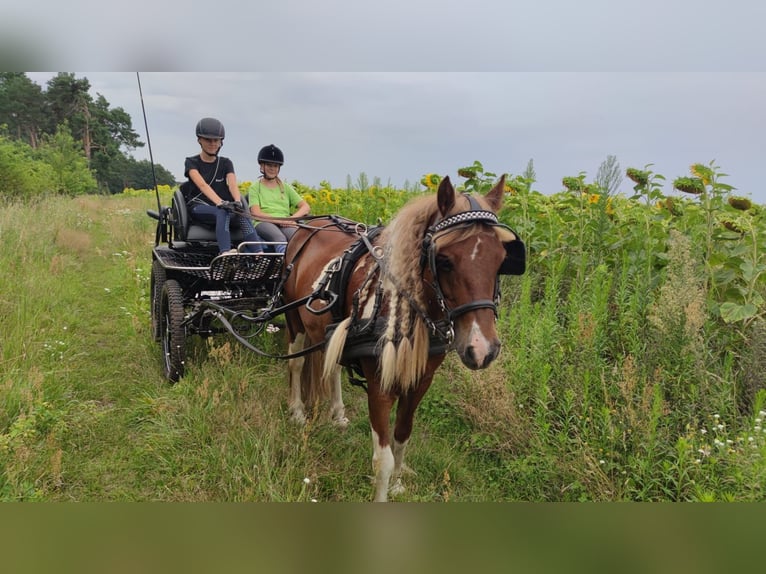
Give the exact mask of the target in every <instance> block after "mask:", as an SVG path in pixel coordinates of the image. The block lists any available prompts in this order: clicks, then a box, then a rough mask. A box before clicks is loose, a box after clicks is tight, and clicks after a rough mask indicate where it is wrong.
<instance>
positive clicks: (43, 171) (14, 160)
mask: <svg viewBox="0 0 766 574" xmlns="http://www.w3.org/2000/svg"><path fill="white" fill-rule="evenodd" d="M53 179H54V171H53V168H52V166H50V165H49V164H47V163H46V162H44V161H42V160H40V159H37V158H35V157H34V154H33V153H32V149H31V148H30V147H29V146H28V145H26V144H24V143H22V142H20V141H12V140H9V139H8V138H7V137H5V136H3V135H2V134H0V195H2V196H5V197H7V198H29V197H34V196H38V195H41V194H43V193H45V192H47V191H49V190H50V189H51V187H52V185H51V182H52V180H53Z"/></svg>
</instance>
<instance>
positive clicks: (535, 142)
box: [28, 72, 766, 203]
mask: <svg viewBox="0 0 766 574" xmlns="http://www.w3.org/2000/svg"><path fill="white" fill-rule="evenodd" d="M28 75H29V77H30V78H31V79H32V80H33V81H35V82H37V83H39V84H41V85H43V86H44V85H45V82H47V80H48V79H49V78H50V77H51V76H52V75H53V74H52V73H38V72H30V73H29V74H28ZM75 75H76V77H78V78H81V77H86V78H88V80H89V81H90V83H91V86H92V88H91V93H92V94H93V95H94V97H95V94H97V93H99V94H102V95H103V96H104V97H105V98H106V99H107V100H108V101H109V103H110V104H111V106H112V107H118V106H119V107H122V108H123V109H125V111H127V112H128V113H129V114H130V115H131V117H132V119H133V127H134V129H135V130H136V131H137V132H138V133H139V134H140V135H141V139H142V141H144V142H146V130H145V127H144V120H143V115H142V109H141V98H140V94H139V88H138V79H137V75H136V73H135V72H120V73H101V72H75ZM140 80H141V87H142V90H143V99H144V105H145V107H146V114H147V121H148V126H149V137H150V139H151V144H152V152H153V156H154V161H155V162H156V163H159V164H161V165H162V166H163V167H165V168H167V169H168V170H170V171H171V172H172V173H173V174H175V175H176V176H177V178H179V179H181V178H182V175H183V160H184V158H185V157H186V156H189V155H193V154H195V153H198V152H199V146H198V144H197V143H196V138H195V136H194V127H195V125H196V122H197V120H199V119H200V118H201V117H204V116H213V117H217V118H218V119H220V120H221V121H222V122H223V123H224V125H225V127H226V140H225V143H224V147H223V151H222V153H223V155H226V156H228V157H230V158H231V159H232V160H233V161H234V166H235V169H236V171H237V175H238V177H239V178H240V179H241V180H247V179H249V180H253V179H255V178H256V177H258V175H259V172H258V165H257V162H256V156H257V153H258V150H259V149H260V147H262V146H264V145H267V144H270V143H273V144H275V145H277V146H279V147H280V148H281V149H282V150H283V152H284V154H285V158H286V160H285V166H284V168H283V170H282V175H283V176H284V177H285V178H286V179H288V180H289V181H291V180H294V179H295V180H298V181H300V182H302V183H305V184H307V185H312V186H315V185H318V184H319V182H320V181H322V180H328V181H330V182H331V183H332V184H333V185H334V186H344V185H345V183H346V179H347V176H349V175H350V176H351V178H352V179H353V180H356V179H357V177H358V176H359V175H360V174H361V173H365V174H366V175H367V176H368V177H369V178H373V177H380V178H381V180H382V181H383V183H387V182H389V181H390V183H392V184H393V185H395V186H401V185H403V184H404V183H405V181H409V182H410V183H414V182H416V181H419V179H420V178H421V177H422V176H423V175H424V174H426V173H432V172H434V173H439V174H441V175H451V176H453V180H457V179H456V172H457V169H458V168H460V167H463V166H466V165H470V164H472V163H473V161H474V160H478V161H480V162H482V164H483V165H484V168H485V169H486V170H487V171H491V172H494V173H497V174H500V173H504V172H506V173H512V174H519V173H521V172H522V171H523V170H524V168H525V167H526V165H527V162H528V161H529V160H530V159H532V160H533V161H534V168H535V171H536V174H537V180H538V183H537V185H536V186H535V187H536V189H538V190H539V191H541V192H543V193H555V192H558V191H561V189H562V186H561V179H562V177H564V176H576V175H578V173H579V172H580V171H584V172H586V173H587V176H588V177H587V179H588V181H591V180H592V179H593V178H594V177H595V175H596V172H597V170H598V167H599V165H600V164H601V162H602V161H603V160H604V159H605V158H606V157H607V155H614V156H616V157H617V160H618V161H619V163H620V166H621V167H622V169H623V172H624V170H625V169H626V168H628V167H636V168H641V169H642V168H644V166H646V165H647V164H650V163H651V164H654V165H653V166H652V167H651V168H650V169H652V170H653V171H654V172H656V173H660V174H662V175H664V176H665V177H666V178H667V179H668V180H669V181H672V179H674V178H675V177H677V176H681V175H689V172H688V169H689V166H690V165H691V164H692V163H695V162H701V163H705V164H707V163H709V162H710V161H713V160H715V162H716V164H717V165H719V166H720V168H721V170H722V171H723V172H725V173H727V174H729V177H728V178H726V179H724V180H723V181H724V182H726V183H729V184H731V185H734V186H735V187H737V188H738V191H737V193H738V194H741V195H746V196H750V197H752V198H753V199H755V200H756V201H757V202H759V203H766V178H764V166H765V165H766V145H765V144H764V137H765V136H764V134H766V112H765V111H764V106H765V105H766V73H714V72H706V73H679V72H654V73H651V72H643V73H635V72H634V73H619V72H611V73H454V72H445V73H436V72H429V73H423V72H419V73H402V72H399V73H318V72H309V73H247V72H244V73H213V72H207V73H149V72H142V73H140ZM134 156H135V157H136V158H137V159H148V158H149V155H148V147H145V148H143V149H139V150H136V151H135V152H134ZM457 181H460V180H457ZM630 185H632V184H630V181H629V180H627V179H625V181H624V183H623V186H622V191H623V192H625V193H630V191H631V190H630ZM669 187H670V186H669V184H668V186H667V188H668V189H667V191H670V189H669Z"/></svg>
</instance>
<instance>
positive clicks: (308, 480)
mask: <svg viewBox="0 0 766 574" xmlns="http://www.w3.org/2000/svg"><path fill="white" fill-rule="evenodd" d="M303 484H311V479H310V478H309V477H308V476H307V477H306V478H304V479H303Z"/></svg>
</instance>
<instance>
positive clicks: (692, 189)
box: [673, 177, 705, 195]
mask: <svg viewBox="0 0 766 574" xmlns="http://www.w3.org/2000/svg"><path fill="white" fill-rule="evenodd" d="M673 188H674V189H677V190H678V191H683V192H684V193H690V194H692V195H700V194H701V193H702V192H704V191H705V184H704V182H703V181H702V180H701V179H700V178H699V177H677V178H676V179H675V181H674V182H673Z"/></svg>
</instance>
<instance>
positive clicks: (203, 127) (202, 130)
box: [197, 118, 226, 139]
mask: <svg viewBox="0 0 766 574" xmlns="http://www.w3.org/2000/svg"><path fill="white" fill-rule="evenodd" d="M197 137H198V138H211V139H213V138H218V139H223V138H224V137H226V130H225V129H223V124H222V123H221V122H219V121H218V120H217V119H215V118H202V119H201V120H200V121H198V122H197Z"/></svg>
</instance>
